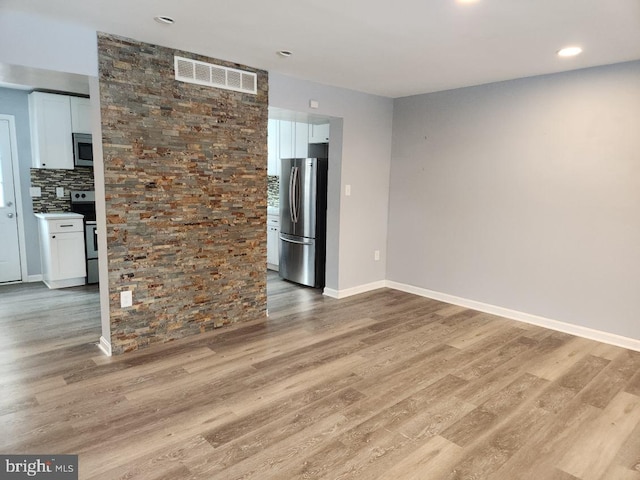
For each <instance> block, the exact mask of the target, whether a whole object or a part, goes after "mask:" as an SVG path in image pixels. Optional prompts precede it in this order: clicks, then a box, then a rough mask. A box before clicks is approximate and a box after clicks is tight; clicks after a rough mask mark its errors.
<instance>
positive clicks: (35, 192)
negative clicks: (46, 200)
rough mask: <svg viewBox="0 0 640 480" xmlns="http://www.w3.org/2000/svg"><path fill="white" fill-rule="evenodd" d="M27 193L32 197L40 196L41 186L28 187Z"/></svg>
mask: <svg viewBox="0 0 640 480" xmlns="http://www.w3.org/2000/svg"><path fill="white" fill-rule="evenodd" d="M29 194H30V195H31V196H32V197H34V198H35V197H41V196H42V188H41V187H29Z"/></svg>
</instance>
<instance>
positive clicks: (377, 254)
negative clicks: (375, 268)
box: [373, 250, 380, 262]
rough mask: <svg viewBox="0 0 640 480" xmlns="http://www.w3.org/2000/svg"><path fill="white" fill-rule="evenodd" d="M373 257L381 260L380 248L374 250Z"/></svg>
mask: <svg viewBox="0 0 640 480" xmlns="http://www.w3.org/2000/svg"><path fill="white" fill-rule="evenodd" d="M373 259H374V260H375V261H376V262H377V261H378V260H380V250H376V251H375V252H373Z"/></svg>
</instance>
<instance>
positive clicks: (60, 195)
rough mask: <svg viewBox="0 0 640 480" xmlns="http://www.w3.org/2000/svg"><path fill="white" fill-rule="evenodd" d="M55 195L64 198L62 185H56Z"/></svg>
mask: <svg viewBox="0 0 640 480" xmlns="http://www.w3.org/2000/svg"><path fill="white" fill-rule="evenodd" d="M56 197H58V198H64V187H56Z"/></svg>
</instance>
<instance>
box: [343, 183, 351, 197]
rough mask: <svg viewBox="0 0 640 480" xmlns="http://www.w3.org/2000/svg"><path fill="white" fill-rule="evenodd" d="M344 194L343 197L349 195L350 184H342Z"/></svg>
mask: <svg viewBox="0 0 640 480" xmlns="http://www.w3.org/2000/svg"><path fill="white" fill-rule="evenodd" d="M344 195H345V197H350V196H351V185H345V186H344Z"/></svg>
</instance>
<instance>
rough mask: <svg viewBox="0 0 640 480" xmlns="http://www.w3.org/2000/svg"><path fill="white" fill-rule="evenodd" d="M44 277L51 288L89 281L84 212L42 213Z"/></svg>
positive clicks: (40, 216)
mask: <svg viewBox="0 0 640 480" xmlns="http://www.w3.org/2000/svg"><path fill="white" fill-rule="evenodd" d="M36 217H38V220H39V222H38V226H39V229H40V256H41V258H42V279H43V281H44V283H45V284H46V285H47V286H48V287H49V288H64V287H73V286H76V285H84V284H85V283H86V276H87V267H86V261H85V249H84V224H83V221H82V215H77V214H71V213H68V214H64V213H61V214H55V213H39V214H36Z"/></svg>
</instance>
